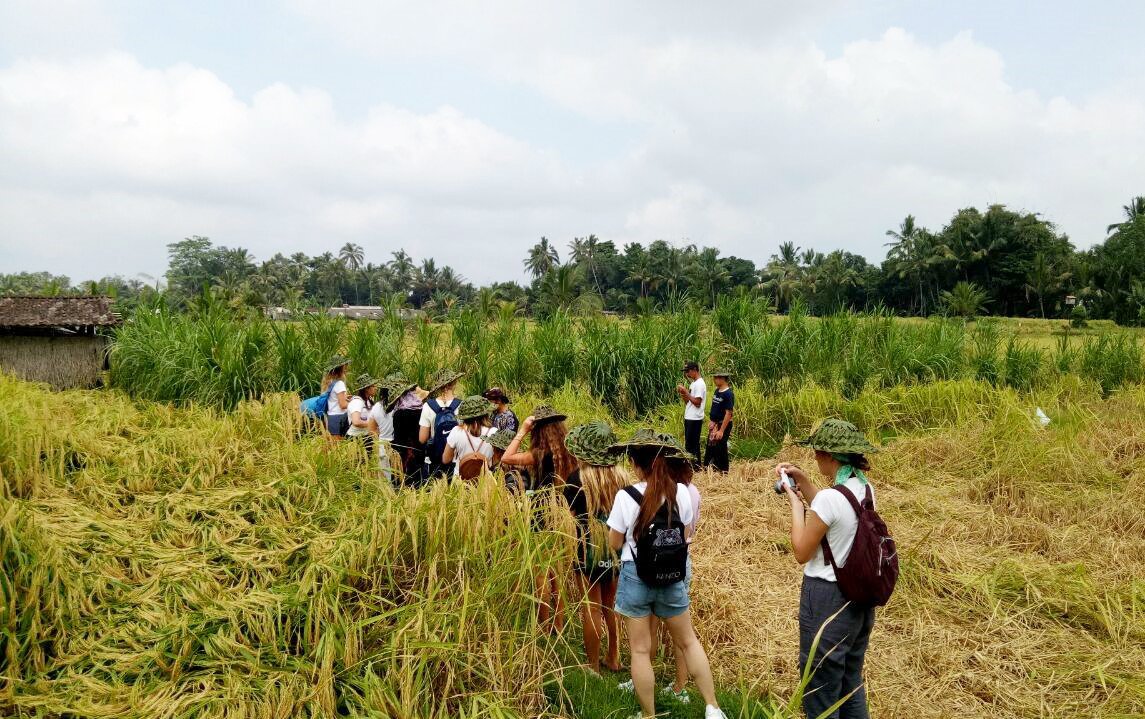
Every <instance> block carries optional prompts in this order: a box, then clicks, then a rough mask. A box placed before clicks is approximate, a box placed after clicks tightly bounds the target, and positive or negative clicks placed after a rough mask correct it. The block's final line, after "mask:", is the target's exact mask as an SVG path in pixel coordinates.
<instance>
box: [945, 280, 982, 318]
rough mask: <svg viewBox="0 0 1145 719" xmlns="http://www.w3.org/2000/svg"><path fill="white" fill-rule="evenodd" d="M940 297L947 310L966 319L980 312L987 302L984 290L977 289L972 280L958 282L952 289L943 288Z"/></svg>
mask: <svg viewBox="0 0 1145 719" xmlns="http://www.w3.org/2000/svg"><path fill="white" fill-rule="evenodd" d="M941 297H942V304H943V305H945V306H946V311H947V312H949V313H950V314H952V315H954V316H956V317H965V318H967V319H969V318H971V317H974V316H975V315H977V314H979V313H981V312H982V308H983V307H985V306H986V303H987V302H989V300H988V299H986V291H985V290H981V289H979V288H978V285H976V284H974V283H973V282H959V283H958V284H956V285H954V288H953V289H951V290H949V291H946V290H943V292H942V296H941Z"/></svg>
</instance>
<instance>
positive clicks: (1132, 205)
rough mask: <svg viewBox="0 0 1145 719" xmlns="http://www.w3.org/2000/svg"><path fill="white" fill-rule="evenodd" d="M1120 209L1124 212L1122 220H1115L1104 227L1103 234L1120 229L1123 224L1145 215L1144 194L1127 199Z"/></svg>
mask: <svg viewBox="0 0 1145 719" xmlns="http://www.w3.org/2000/svg"><path fill="white" fill-rule="evenodd" d="M1121 209H1122V211H1124V212H1125V221H1124V222H1115V223H1113V224H1112V225H1110V226H1109V227H1107V228H1105V234H1107V235H1108V234H1109V233H1110V232H1113V231H1114V230H1120V229H1121V228H1122V227H1124V226H1125V225H1128V224H1130V223H1132V222H1133V221H1134V220H1136V219H1137V218H1138V217H1145V196H1140V195H1139V196H1137V197H1134V198H1133V199H1132V200H1130V201H1129V204H1128V205H1122V206H1121Z"/></svg>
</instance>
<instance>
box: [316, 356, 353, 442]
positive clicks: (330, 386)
mask: <svg viewBox="0 0 1145 719" xmlns="http://www.w3.org/2000/svg"><path fill="white" fill-rule="evenodd" d="M348 364H350V360H348V359H346V358H345V357H343V356H342V355H334V356H333V357H331V358H330V361H329V362H327V363H326V375H325V376H324V377H323V378H322V393H323V394H325V393H326V391H327V390H329V392H330V394H329V396H328V397H327V399H326V431H327V432H328V433H329V435H330V439H331V441H333V442H340V441H341V440H342V438H343V437H345V436H346V432H347V431H348V430H349V429H350V418H349V416H348V415H347V414H346V408H347V407H349V406H350V399H349V397H347V396H346V394H347V393H346V366H347V365H348Z"/></svg>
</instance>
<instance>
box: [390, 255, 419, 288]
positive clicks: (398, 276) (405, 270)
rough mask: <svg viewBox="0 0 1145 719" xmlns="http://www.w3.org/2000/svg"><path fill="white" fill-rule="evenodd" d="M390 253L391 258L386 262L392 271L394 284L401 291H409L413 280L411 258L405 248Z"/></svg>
mask: <svg viewBox="0 0 1145 719" xmlns="http://www.w3.org/2000/svg"><path fill="white" fill-rule="evenodd" d="M391 254H392V256H393V259H392V260H390V261H389V262H388V263H387V264H388V265H389V268H390V270H391V271H392V272H393V273H394V275H393V276H394V286H395V287H396V288H397V289H398V290H400V291H401V292H409V290H410V285H411V284H412V282H413V271H414V263H413V258H412V257H410V256H409V253H407V252H406V251H405V250H398V251H396V252H393V253H391Z"/></svg>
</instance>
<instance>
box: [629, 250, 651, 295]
mask: <svg viewBox="0 0 1145 719" xmlns="http://www.w3.org/2000/svg"><path fill="white" fill-rule="evenodd" d="M628 281H629V282H631V283H632V284H634V285H636V286H638V287H639V288H640V297H647V296H648V290H649V288H654V287H655V286H656V283H657V282H658V280H657V277H656V273H655V272H653V271H652V261H651V260H650V259H649V257H648V255H647V254H641V255H640V256H639V259H638V260H636V261H635V262H634V263H633V264H632V266H631V267H629V268H628Z"/></svg>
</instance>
